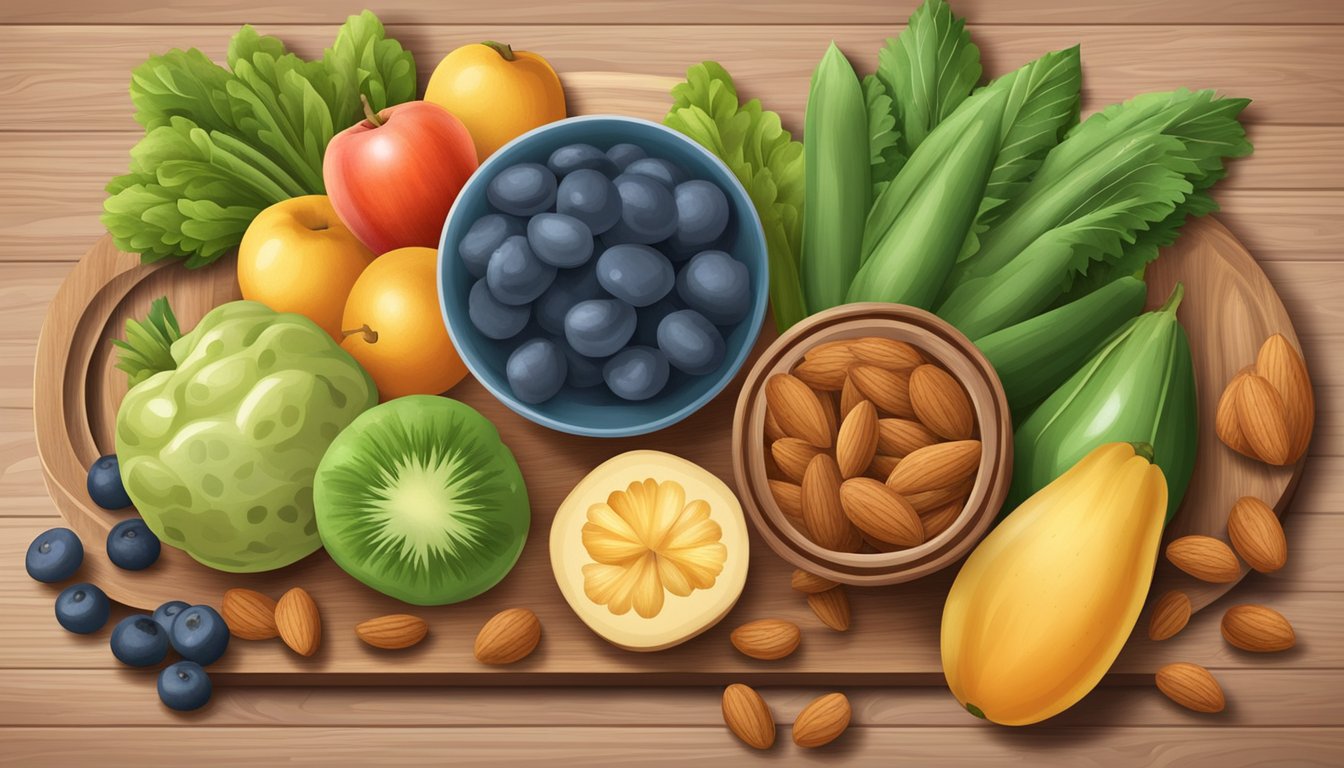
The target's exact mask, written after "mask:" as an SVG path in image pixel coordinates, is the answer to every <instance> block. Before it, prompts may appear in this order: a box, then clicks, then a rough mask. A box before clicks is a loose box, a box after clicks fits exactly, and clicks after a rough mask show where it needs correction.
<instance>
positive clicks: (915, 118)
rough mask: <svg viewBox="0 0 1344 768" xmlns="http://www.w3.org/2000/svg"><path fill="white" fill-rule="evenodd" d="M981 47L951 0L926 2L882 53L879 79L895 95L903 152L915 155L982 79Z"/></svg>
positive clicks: (888, 42) (889, 39)
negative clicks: (976, 45) (948, 1)
mask: <svg viewBox="0 0 1344 768" xmlns="http://www.w3.org/2000/svg"><path fill="white" fill-rule="evenodd" d="M980 74H981V69H980V49H979V48H977V47H975V45H974V44H972V43H971V35H970V33H969V32H967V31H966V22H965V20H963V19H960V18H957V17H956V16H954V15H953V14H952V8H951V7H950V6H949V5H948V4H947V0H926V1H925V3H924V4H923V5H921V6H920V7H919V8H918V9H916V10H915V12H914V13H912V14H911V15H910V21H909V22H908V24H907V26H906V28H905V29H904V30H903V31H902V32H901V34H900V35H899V36H897V37H895V38H888V39H887V44H886V47H884V48H883V49H882V50H881V51H879V52H878V55H877V78H878V79H879V80H880V81H882V85H884V86H885V87H886V89H887V93H888V94H890V95H891V97H892V101H893V107H894V113H895V116H896V127H897V128H898V129H899V130H900V132H901V136H900V143H899V146H900V152H901V154H902V155H904V156H906V157H909V156H910V154H911V153H912V152H914V151H915V148H916V147H918V146H919V145H920V143H921V142H922V141H924V138H925V137H926V136H928V135H929V132H930V131H932V130H933V129H934V127H935V126H937V125H938V123H940V122H942V121H943V118H945V117H947V116H948V115H950V114H952V111H953V110H955V109H956V108H957V105H959V104H961V102H962V101H964V100H965V99H966V97H967V96H969V95H970V93H971V89H972V88H974V87H975V84H976V82H977V81H979V80H980Z"/></svg>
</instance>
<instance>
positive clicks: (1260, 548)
mask: <svg viewBox="0 0 1344 768" xmlns="http://www.w3.org/2000/svg"><path fill="white" fill-rule="evenodd" d="M1227 537H1228V538H1229V539H1231V540H1232V546H1233V547H1235V548H1236V550H1237V554H1238V555H1241V559H1242V560H1245V561H1246V564H1247V565H1249V566H1251V567H1252V568H1254V569H1255V570H1257V571H1259V572H1260V573H1273V572H1274V571H1277V570H1279V569H1280V568H1282V567H1283V566H1284V564H1285V563H1287V562H1288V539H1287V538H1286V537H1285V536H1284V535H1283V526H1282V525H1281V524H1280V523H1279V518H1278V516H1277V515H1275V514H1274V510H1272V509H1270V508H1269V505H1268V504H1266V503H1265V502H1263V501H1261V500H1260V499H1257V498H1255V497H1254V496H1243V497H1241V498H1240V499H1237V503H1236V504H1233V505H1232V513H1231V514H1229V515H1228V517H1227Z"/></svg>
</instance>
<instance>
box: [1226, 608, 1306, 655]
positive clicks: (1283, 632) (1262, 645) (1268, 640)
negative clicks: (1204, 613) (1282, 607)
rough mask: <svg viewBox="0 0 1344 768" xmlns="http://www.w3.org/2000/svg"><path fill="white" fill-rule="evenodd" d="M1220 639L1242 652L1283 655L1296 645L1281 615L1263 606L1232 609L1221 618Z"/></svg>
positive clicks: (1285, 620)
mask: <svg viewBox="0 0 1344 768" xmlns="http://www.w3.org/2000/svg"><path fill="white" fill-rule="evenodd" d="M1221 628H1222V631H1223V639H1224V640H1226V641H1227V642H1229V643H1231V644H1232V645H1234V646H1236V647H1238V648H1240V649H1241V650H1243V651H1251V652H1252V653H1274V652H1277V651H1286V650H1288V649H1289V648H1292V647H1293V645H1294V644H1295V643H1296V642H1297V635H1296V633H1294V632H1293V625H1292V624H1289V623H1288V620H1287V619H1285V618H1284V617H1283V614H1281V613H1279V612H1278V611H1276V610H1274V609H1273V608H1269V607H1266V606H1263V605H1234V606H1232V607H1231V608H1228V609H1227V613H1224V614H1223V623H1222V625H1221Z"/></svg>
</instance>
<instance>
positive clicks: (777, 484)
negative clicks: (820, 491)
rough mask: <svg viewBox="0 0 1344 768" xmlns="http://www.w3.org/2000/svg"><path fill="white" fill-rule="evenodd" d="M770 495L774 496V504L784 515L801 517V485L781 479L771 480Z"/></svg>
mask: <svg viewBox="0 0 1344 768" xmlns="http://www.w3.org/2000/svg"><path fill="white" fill-rule="evenodd" d="M770 495H771V496H773V497H774V499H775V504H776V505H777V506H778V507H779V511H780V512H783V513H784V516H785V517H796V518H799V519H801V518H802V516H803V487H802V486H801V485H795V484H793V483H786V482H784V481H783V480H771V481H770Z"/></svg>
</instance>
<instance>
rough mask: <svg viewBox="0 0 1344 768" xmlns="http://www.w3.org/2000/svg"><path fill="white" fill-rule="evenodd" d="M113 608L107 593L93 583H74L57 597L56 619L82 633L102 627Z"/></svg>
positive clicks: (75, 631)
mask: <svg viewBox="0 0 1344 768" xmlns="http://www.w3.org/2000/svg"><path fill="white" fill-rule="evenodd" d="M111 610H112V604H111V603H110V602H109V601H108V599H107V595H105V594H103V590H101V589H99V588H97V587H95V586H93V585H92V584H72V585H70V586H68V587H66V588H65V589H64V590H62V591H61V594H60V595H58V596H57V597H56V621H58V622H60V624H61V626H62V627H65V628H66V629H67V630H69V631H70V632H74V633H76V634H80V635H87V634H90V633H93V632H97V631H98V630H100V629H102V628H103V625H104V624H107V617H108V614H109V613H111Z"/></svg>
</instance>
